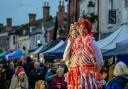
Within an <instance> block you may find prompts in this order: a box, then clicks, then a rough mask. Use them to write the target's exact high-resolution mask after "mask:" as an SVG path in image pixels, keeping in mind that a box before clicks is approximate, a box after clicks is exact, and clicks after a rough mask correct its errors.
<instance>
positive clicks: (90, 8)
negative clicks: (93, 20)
mask: <svg viewBox="0 0 128 89" xmlns="http://www.w3.org/2000/svg"><path fill="white" fill-rule="evenodd" d="M94 11H95V3H93V2H92V1H91V0H90V1H89V2H88V13H90V14H91V13H94Z"/></svg>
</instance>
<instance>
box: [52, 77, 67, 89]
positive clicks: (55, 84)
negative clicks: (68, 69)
mask: <svg viewBox="0 0 128 89" xmlns="http://www.w3.org/2000/svg"><path fill="white" fill-rule="evenodd" d="M50 85H51V86H50V87H51V89H67V83H66V82H65V81H64V76H63V77H61V78H59V77H58V76H55V77H54V78H53V79H52V81H51V83H50ZM59 86H60V88H59Z"/></svg>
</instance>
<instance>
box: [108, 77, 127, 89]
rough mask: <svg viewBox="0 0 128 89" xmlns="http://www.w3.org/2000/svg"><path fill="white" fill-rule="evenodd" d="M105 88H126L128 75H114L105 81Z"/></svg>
mask: <svg viewBox="0 0 128 89" xmlns="http://www.w3.org/2000/svg"><path fill="white" fill-rule="evenodd" d="M126 85H127V86H126ZM106 89H128V75H123V76H117V77H114V78H113V79H112V80H111V81H109V82H108V83H107V85H106Z"/></svg>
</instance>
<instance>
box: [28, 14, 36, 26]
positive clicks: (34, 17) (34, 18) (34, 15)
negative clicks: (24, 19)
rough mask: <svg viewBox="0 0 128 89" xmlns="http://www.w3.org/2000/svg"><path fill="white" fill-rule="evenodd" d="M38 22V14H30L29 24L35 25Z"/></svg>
mask: <svg viewBox="0 0 128 89" xmlns="http://www.w3.org/2000/svg"><path fill="white" fill-rule="evenodd" d="M35 22H36V14H35V13H29V24H30V25H35Z"/></svg>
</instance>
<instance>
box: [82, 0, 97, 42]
mask: <svg viewBox="0 0 128 89" xmlns="http://www.w3.org/2000/svg"><path fill="white" fill-rule="evenodd" d="M87 8H88V13H87V14H86V15H84V17H85V18H87V19H89V20H90V22H91V23H92V24H95V25H96V21H97V26H96V30H94V36H95V38H96V40H98V35H99V31H98V25H99V24H98V22H99V21H98V16H97V15H95V3H94V2H93V1H92V0H90V1H89V2H88V5H87Z"/></svg>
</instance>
